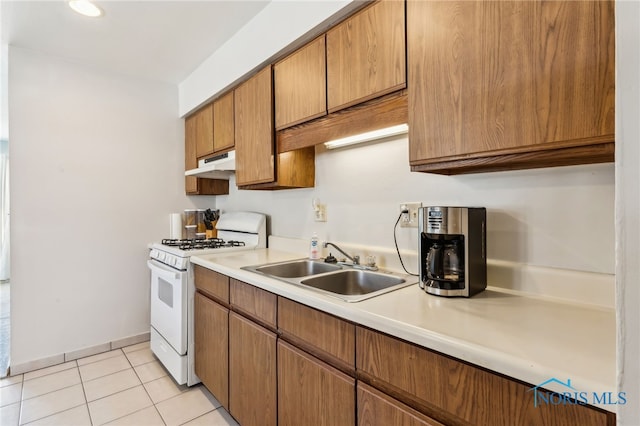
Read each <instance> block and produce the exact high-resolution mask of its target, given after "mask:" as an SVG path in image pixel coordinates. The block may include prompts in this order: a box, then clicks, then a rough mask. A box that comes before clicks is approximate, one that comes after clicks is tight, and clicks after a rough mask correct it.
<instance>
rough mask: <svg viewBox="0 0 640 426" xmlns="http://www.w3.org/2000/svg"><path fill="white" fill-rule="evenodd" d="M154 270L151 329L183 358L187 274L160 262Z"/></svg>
mask: <svg viewBox="0 0 640 426" xmlns="http://www.w3.org/2000/svg"><path fill="white" fill-rule="evenodd" d="M147 265H149V269H151V326H152V327H153V328H155V329H156V331H157V332H158V333H159V334H160V335H161V336H162V337H164V339H165V340H166V341H167V342H168V343H169V344H170V345H171V346H172V347H173V349H174V350H175V351H176V352H177V353H178V354H179V355H185V354H186V353H187V299H188V296H187V282H188V273H187V271H180V270H177V269H174V268H171V267H170V266H167V265H164V264H162V263H160V262H158V261H156V260H153V259H152V260H148V261H147Z"/></svg>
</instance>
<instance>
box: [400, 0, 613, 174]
mask: <svg viewBox="0 0 640 426" xmlns="http://www.w3.org/2000/svg"><path fill="white" fill-rule="evenodd" d="M614 43H615V37H614V4H613V1H606V0H605V1H593V2H581V1H576V2H571V1H478V2H476V1H413V0H409V1H408V2H407V44H408V46H407V47H408V58H407V59H408V79H409V82H408V84H409V141H410V142H409V147H410V161H411V165H412V169H413V170H417V171H435V172H441V173H461V172H470V171H476V170H480V171H482V170H487V171H490V170H505V169H511V168H529V167H545V166H555V165H564V164H581V163H589V162H603V161H613V141H614V92H615V70H614V63H615V46H614Z"/></svg>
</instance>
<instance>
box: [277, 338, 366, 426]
mask: <svg viewBox="0 0 640 426" xmlns="http://www.w3.org/2000/svg"><path fill="white" fill-rule="evenodd" d="M355 408H356V401H355V379H353V378H352V377H349V376H347V375H346V374H344V373H341V372H340V371H338V370H336V369H334V368H332V367H330V366H329V365H328V364H325V363H323V362H321V361H320V360H318V359H316V358H314V357H312V356H311V355H308V354H306V353H305V352H302V351H301V350H299V349H296V348H294V347H293V346H291V345H289V344H287V343H284V342H283V341H282V340H279V341H278V424H279V425H280V426H289V425H291V426H299V425H307V426H312V425H325V426H340V425H344V426H353V425H354V424H355V420H356V419H355Z"/></svg>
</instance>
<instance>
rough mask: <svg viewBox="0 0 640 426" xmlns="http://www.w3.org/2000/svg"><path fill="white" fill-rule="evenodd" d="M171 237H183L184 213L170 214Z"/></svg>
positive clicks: (177, 238)
mask: <svg viewBox="0 0 640 426" xmlns="http://www.w3.org/2000/svg"><path fill="white" fill-rule="evenodd" d="M169 238H172V239H176V240H179V239H181V238H182V214H180V213H171V214H170V215H169Z"/></svg>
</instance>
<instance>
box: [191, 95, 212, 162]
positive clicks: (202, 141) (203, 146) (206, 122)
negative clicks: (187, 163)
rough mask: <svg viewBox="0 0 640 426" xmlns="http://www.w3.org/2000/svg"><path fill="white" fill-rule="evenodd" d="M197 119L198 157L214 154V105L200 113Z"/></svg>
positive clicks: (197, 114)
mask: <svg viewBox="0 0 640 426" xmlns="http://www.w3.org/2000/svg"><path fill="white" fill-rule="evenodd" d="M195 117H196V157H198V158H201V157H204V156H207V155H210V154H213V104H209V105H207V106H205V107H204V108H202V109H201V110H200V111H198V112H197V113H196V115H195Z"/></svg>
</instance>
